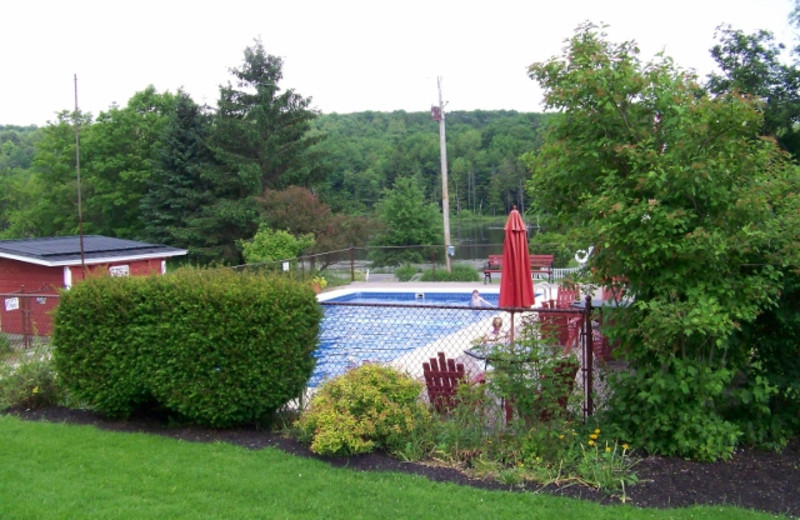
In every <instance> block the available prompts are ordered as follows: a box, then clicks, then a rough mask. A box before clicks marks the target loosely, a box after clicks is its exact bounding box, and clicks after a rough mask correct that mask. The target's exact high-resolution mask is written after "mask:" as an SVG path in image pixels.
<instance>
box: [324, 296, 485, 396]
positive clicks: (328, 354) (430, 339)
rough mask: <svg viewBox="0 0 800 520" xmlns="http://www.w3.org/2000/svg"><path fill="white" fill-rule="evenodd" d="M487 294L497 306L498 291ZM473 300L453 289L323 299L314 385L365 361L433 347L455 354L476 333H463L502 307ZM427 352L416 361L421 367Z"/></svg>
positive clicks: (386, 360) (389, 358) (381, 360)
mask: <svg viewBox="0 0 800 520" xmlns="http://www.w3.org/2000/svg"><path fill="white" fill-rule="evenodd" d="M483 297H484V298H485V299H486V300H487V301H489V302H490V303H492V304H494V305H496V304H497V299H498V295H497V294H496V293H495V294H491V293H487V294H483ZM470 298H471V294H470V293H452V292H450V293H446V292H424V293H422V292H405V293H403V292H352V293H347V294H343V295H341V296H337V297H334V298H330V299H327V300H325V301H322V302H321V303H322V305H323V309H324V317H323V319H322V324H321V330H320V342H319V347H318V348H317V350H316V352H315V353H314V356H315V357H316V359H317V363H316V368H315V369H314V373H313V374H312V376H311V380H310V382H309V386H310V387H316V386H318V385H319V384H320V383H321V382H322V381H324V380H325V379H328V378H331V377H335V376H337V375H340V374H342V373H344V372H345V371H347V370H348V369H350V368H353V367H356V366H358V365H361V364H362V363H370V362H375V363H391V362H396V361H397V360H398V359H401V358H403V357H404V356H406V357H407V356H408V355H411V354H413V353H414V352H415V351H417V350H418V349H423V348H424V347H426V346H430V345H436V348H441V349H444V350H450V351H453V352H456V351H458V350H463V348H468V347H469V346H470V345H471V343H470V342H471V341H472V339H473V337H472V336H470V335H469V334H468V333H465V334H461V332H462V331H465V330H467V331H468V330H469V329H470V328H471V327H473V326H474V325H476V324H478V323H481V322H482V321H484V320H490V319H491V317H492V316H493V315H495V314H497V309H492V308H481V309H474V308H471V307H469V302H470ZM473 335H474V334H473ZM442 343H444V344H442ZM426 355H427V354H420V355H419V359H418V360H413V362H415V363H417V364H419V365H421V363H422V361H426V360H427V359H425V356H426Z"/></svg>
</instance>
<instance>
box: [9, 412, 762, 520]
mask: <svg viewBox="0 0 800 520" xmlns="http://www.w3.org/2000/svg"><path fill="white" fill-rule="evenodd" d="M0 518H3V519H37V520H39V519H59V518H64V519H67V518H69V519H94V518H109V519H111V518H113V519H117V518H126V519H138V518H141V519H148V520H149V519H153V518H165V519H180V518H187V519H203V518H224V519H228V518H230V519H237V520H241V519H248V518H280V519H293V518H297V519H314V518H320V519H339V518H341V519H359V518H369V519H375V518H391V519H414V518H420V519H423V518H424V519H430V518H434V519H435V518H446V519H459V518H470V519H474V518H492V519H505V518H526V519H537V518H547V519H568V518H592V519H597V520H600V519H605V518H608V519H613V520H623V519H626V518H656V519H662V518H663V519H668V518H669V519H673V518H674V519H683V518H687V519H688V518H704V519H715V518H719V519H737V518H774V516H772V515H766V514H763V515H762V514H758V513H752V512H749V511H744V510H741V509H735V508H723V507H696V508H690V509H679V510H649V509H648V510H643V509H637V508H634V507H631V506H627V505H616V506H601V505H597V504H594V503H591V502H585V501H580V500H573V499H567V498H559V497H551V496H542V495H535V494H531V493H512V492H497V491H493V492H490V491H482V490H477V489H472V488H465V487H459V486H455V485H450V484H436V483H432V482H429V481H427V480H425V479H423V478H420V477H415V476H410V475H401V474H395V473H358V472H355V471H352V470H347V469H339V468H332V467H330V466H328V465H326V464H324V463H322V462H318V461H315V460H309V459H304V458H300V457H295V456H292V455H288V454H285V453H283V452H280V451H278V450H274V449H264V450H257V451H251V450H247V449H245V448H241V447H237V446H231V445H227V444H221V443H217V444H201V443H189V442H183V441H177V440H173V439H169V438H166V437H158V436H149V435H144V434H129V433H115V432H106V431H102V430H98V429H96V428H94V427H90V426H74V425H62V424H49V423H33V422H24V421H21V420H18V419H16V418H14V417H10V416H0Z"/></svg>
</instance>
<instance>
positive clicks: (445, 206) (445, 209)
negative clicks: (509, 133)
mask: <svg viewBox="0 0 800 520" xmlns="http://www.w3.org/2000/svg"><path fill="white" fill-rule="evenodd" d="M436 86H437V87H438V89H439V106H435V107H431V115H432V116H433V120H434V121H438V122H439V151H440V155H441V157H442V216H443V217H444V219H443V220H444V261H445V269H447V272H448V273H449V272H450V252H451V250H452V247H453V246H452V245H451V244H450V194H449V191H448V189H447V145H446V139H445V135H444V105H445V103H444V102H443V101H442V77H441V76H439V77H437V78H436Z"/></svg>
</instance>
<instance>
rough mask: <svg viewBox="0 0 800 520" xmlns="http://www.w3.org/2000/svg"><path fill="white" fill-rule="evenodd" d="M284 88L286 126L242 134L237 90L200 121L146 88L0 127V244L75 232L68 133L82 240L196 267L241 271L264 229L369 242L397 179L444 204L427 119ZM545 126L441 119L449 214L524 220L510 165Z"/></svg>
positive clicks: (181, 100)
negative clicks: (171, 256) (27, 123)
mask: <svg viewBox="0 0 800 520" xmlns="http://www.w3.org/2000/svg"><path fill="white" fill-rule="evenodd" d="M261 58H263V59H264V60H265V61H268V57H266V56H261ZM272 65H273V66H274V67H279V64H275V63H273V64H272ZM248 70H249V69H247V70H245V69H243V70H241V71H239V72H240V73H242V75H244V76H246V75H247V73H248ZM251 81H257V80H253V79H252V78H251ZM288 93H289V94H293V95H294V96H295V98H292V99H290V100H286V99H285V98H283V97H281V96H285V95H286V94H287V93H283V94H280V93H278V92H275V93H273V94H272V98H271V100H272V101H271V103H272V105H274V106H273V109H274V111H275V112H280V110H282V109H281V108H280V107H284V108H286V107H287V106H292V107H294V108H292V109H287V113H290V112H291V111H292V110H294V112H295V117H294V119H292V120H291V121H289V122H286V121H278V120H274V119H269V118H265V119H264V120H262V121H260V122H259V121H256V124H252V123H249V124H248V123H244V122H245V121H247V120H248V117H249V116H248V115H247V114H249V113H250V112H256V111H257V109H258V107H259V106H260V104H261V103H263V101H262V100H260V99H259V98H257V97H256V96H254V97H253V98H251V99H247V98H246V97H245V96H244V94H243V93H241V92H233V91H225V90H223V91H222V92H221V96H222V99H221V103H220V106H222V107H223V108H222V109H221V110H218V111H216V112H210V111H208V110H207V109H206V108H204V107H201V106H199V105H197V104H196V103H195V102H194V101H193V100H192V99H191V98H189V96H188V95H186V94H185V93H183V92H178V93H177V94H172V93H169V92H167V93H159V92H158V91H156V89H155V88H154V87H152V86H149V87H147V88H146V89H144V90H143V91H141V92H138V93H136V94H135V95H134V96H133V97H132V98H131V99H130V100H129V101H128V103H127V105H126V106H124V107H118V106H113V107H110V108H109V110H108V111H107V112H102V113H100V114H99V115H98V116H97V117H96V118H94V117H93V116H92V115H91V114H84V113H81V114H78V118H77V121H76V118H75V114H70V113H68V112H63V113H61V114H59V116H58V118H57V120H56V121H55V122H54V123H51V124H49V125H48V126H46V127H42V128H37V127H35V126H31V127H24V128H22V127H13V126H0V238H4V239H10V238H25V237H38V236H56V235H71V234H77V232H78V204H77V182H78V181H77V179H78V168H76V153H75V146H76V140H75V127H76V123H77V126H78V134H79V137H80V141H79V148H80V177H81V193H82V217H83V229H84V232H85V233H87V234H103V235H108V236H115V237H123V238H130V239H137V240H147V241H155V242H159V243H167V244H170V245H174V246H178V247H186V248H188V249H189V250H190V254H191V257H192V259H193V260H194V261H198V262H201V263H206V262H217V261H222V262H225V263H237V262H240V261H241V257H240V251H241V246H240V245H237V244H238V243H239V242H240V241H242V240H249V239H251V238H252V237H253V236H254V234H255V233H256V230H257V229H258V226H259V224H267V225H268V226H270V227H273V228H275V229H282V230H286V231H289V232H290V233H293V234H296V235H298V236H299V235H301V234H304V233H312V234H313V235H314V237H315V246H314V250H323V249H326V248H327V249H330V248H334V249H335V248H337V247H347V246H350V245H364V244H366V243H368V242H369V241H370V240H371V239H372V238H374V237H375V234H376V233H378V232H379V231H380V229H381V226H380V222H379V220H380V207H379V206H380V202H381V201H383V200H384V199H386V197H387V196H388V195H389V194H390V193H391V192H392V190H393V189H394V188H395V187H396V182H397V180H398V179H409V180H413V190H419V191H414V193H419V197H421V200H420V201H419V202H420V203H421V204H423V205H433V206H435V207H438V206H439V205H440V204H441V190H442V184H441V159H440V137H439V124H438V122H436V121H434V120H433V119H432V118H431V115H430V113H429V112H414V113H407V112H402V111H398V112H392V113H382V112H362V113H353V114H316V113H314V112H313V111H310V110H307V109H306V108H304V106H305V105H304V104H303V103H302V102H306V101H307V100H306V98H302V97H299V96H297V95H296V94H294V93H293V92H291V91H289V92H288ZM226 100H228V101H227V103H226ZM301 101H302V102H301ZM248 103H250V105H248ZM293 103H294V105H293ZM298 103H299V104H300V105H297V104H298ZM551 117H552V116H545V115H542V114H524V113H517V112H513V111H474V112H453V113H447V114H446V118H447V119H446V143H447V157H448V169H449V193H450V201H451V202H450V211H451V215H452V216H454V217H456V216H458V215H473V214H479V215H500V214H504V213H505V212H507V211H508V209H509V208H510V207H511V205H512V204H517V205H518V206H519V207H520V208H522V209H523V210H524V209H525V207H526V200H525V196H524V184H525V181H526V179H527V173H526V170H525V168H524V166H523V165H522V163H521V162H520V156H522V155H523V154H524V153H526V152H530V151H532V150H535V149H536V148H537V147H538V146H539V139H540V134H541V130H542V128H543V126H544V125H545V124H546V122H547V121H548V120H549V119H550V118H551ZM298 121H299V123H298ZM243 123H244V124H243ZM281 132H282V133H281ZM404 186H405V188H404V189H409V188H410V187H411V185H404ZM432 227H434V228H435V229H441V227H440V226H438V225H433V226H432Z"/></svg>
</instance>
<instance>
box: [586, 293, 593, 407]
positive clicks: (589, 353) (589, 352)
mask: <svg viewBox="0 0 800 520" xmlns="http://www.w3.org/2000/svg"><path fill="white" fill-rule="evenodd" d="M583 319H584V323H585V326H584V328H583V330H584V331H585V333H586V340H585V341H584V342H583V362H584V368H583V369H584V372H583V389H584V392H585V395H584V409H583V420H584V421H586V419H588V418H589V417H591V415H592V408H593V403H592V382H593V381H594V375H593V370H592V367H593V365H594V346H593V345H592V336H593V334H592V296H591V295H590V294H587V295H586V310H585V314H584V317H583Z"/></svg>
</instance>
